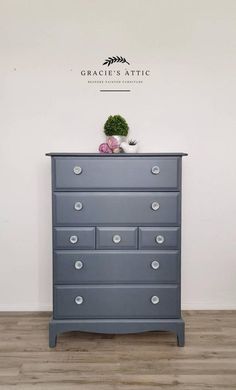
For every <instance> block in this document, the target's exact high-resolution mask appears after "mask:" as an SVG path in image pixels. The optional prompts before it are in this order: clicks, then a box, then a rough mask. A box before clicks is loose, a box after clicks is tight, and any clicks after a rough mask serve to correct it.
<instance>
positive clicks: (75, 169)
mask: <svg viewBox="0 0 236 390" xmlns="http://www.w3.org/2000/svg"><path fill="white" fill-rule="evenodd" d="M73 172H74V174H75V175H80V174H81V173H82V168H81V167H80V166H76V167H74V169H73Z"/></svg>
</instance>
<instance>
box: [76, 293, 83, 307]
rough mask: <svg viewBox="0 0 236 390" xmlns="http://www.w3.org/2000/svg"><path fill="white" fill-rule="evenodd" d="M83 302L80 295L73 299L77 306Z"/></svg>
mask: <svg viewBox="0 0 236 390" xmlns="http://www.w3.org/2000/svg"><path fill="white" fill-rule="evenodd" d="M83 302H84V298H83V297H81V296H80V295H78V296H77V297H76V298H75V303H76V304H77V305H82V303H83Z"/></svg>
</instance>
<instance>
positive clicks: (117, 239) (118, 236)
mask: <svg viewBox="0 0 236 390" xmlns="http://www.w3.org/2000/svg"><path fill="white" fill-rule="evenodd" d="M112 241H113V242H114V244H119V243H120V242H121V236H120V235H119V234H114V236H113V237H112Z"/></svg>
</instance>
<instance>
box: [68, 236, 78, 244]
mask: <svg viewBox="0 0 236 390" xmlns="http://www.w3.org/2000/svg"><path fill="white" fill-rule="evenodd" d="M70 242H71V244H76V243H77V242H78V237H77V236H70Z"/></svg>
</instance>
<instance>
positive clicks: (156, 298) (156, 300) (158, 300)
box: [151, 295, 160, 305]
mask: <svg viewBox="0 0 236 390" xmlns="http://www.w3.org/2000/svg"><path fill="white" fill-rule="evenodd" d="M151 302H152V304H153V305H156V304H157V303H159V302H160V299H159V298H158V297H157V296H156V295H153V297H151Z"/></svg>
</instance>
